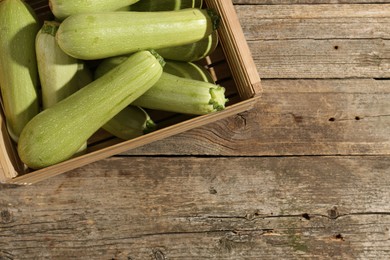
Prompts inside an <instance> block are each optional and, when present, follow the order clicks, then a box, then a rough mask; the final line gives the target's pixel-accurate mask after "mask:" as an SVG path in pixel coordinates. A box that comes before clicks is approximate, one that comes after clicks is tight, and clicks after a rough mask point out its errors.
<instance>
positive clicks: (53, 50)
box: [36, 21, 83, 109]
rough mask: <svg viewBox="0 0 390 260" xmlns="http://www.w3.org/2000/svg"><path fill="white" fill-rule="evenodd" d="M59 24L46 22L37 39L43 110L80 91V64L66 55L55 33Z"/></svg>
mask: <svg viewBox="0 0 390 260" xmlns="http://www.w3.org/2000/svg"><path fill="white" fill-rule="evenodd" d="M58 27H59V23H58V22H51V21H50V22H49V21H45V22H44V24H43V27H42V29H41V30H40V31H39V32H38V34H37V37H36V53H37V61H38V71H39V78H40V82H41V90H42V106H43V109H46V108H49V107H51V106H53V105H54V104H56V103H58V102H59V101H61V100H62V99H64V98H66V97H68V96H70V95H71V94H73V93H74V92H76V91H77V90H78V89H79V83H78V81H79V79H78V73H79V71H80V70H81V69H82V66H83V65H82V64H80V62H79V61H78V60H77V59H75V58H73V57H70V56H69V55H67V54H66V53H64V52H63V51H62V50H61V48H60V47H59V46H58V44H57V41H56V39H55V33H56V32H57V30H58Z"/></svg>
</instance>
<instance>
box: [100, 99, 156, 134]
mask: <svg viewBox="0 0 390 260" xmlns="http://www.w3.org/2000/svg"><path fill="white" fill-rule="evenodd" d="M102 128H103V129H104V130H106V131H107V132H109V133H110V134H112V135H114V136H116V137H119V138H121V139H124V140H130V139H133V138H135V137H138V136H141V135H143V134H147V133H150V132H152V131H154V130H155V129H156V124H155V123H154V122H153V120H152V119H151V118H150V116H149V115H148V113H147V112H146V111H145V110H144V109H142V108H141V107H137V106H127V107H125V108H124V109H123V110H122V111H121V112H119V113H118V114H116V115H115V116H114V117H113V118H112V119H111V120H110V121H108V122H107V123H106V124H105V125H104V126H103V127H102Z"/></svg>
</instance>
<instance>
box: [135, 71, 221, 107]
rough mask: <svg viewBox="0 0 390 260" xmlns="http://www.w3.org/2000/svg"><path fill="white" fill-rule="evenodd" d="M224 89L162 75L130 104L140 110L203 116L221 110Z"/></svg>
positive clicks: (205, 83)
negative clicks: (141, 108) (140, 108)
mask: <svg viewBox="0 0 390 260" xmlns="http://www.w3.org/2000/svg"><path fill="white" fill-rule="evenodd" d="M226 102H227V99H226V98H225V88H223V87H221V86H218V85H215V84H212V83H208V82H204V81H199V80H193V79H186V78H181V77H177V76H175V75H171V74H168V73H165V72H164V73H163V74H162V76H161V78H160V79H159V80H158V82H157V83H156V84H155V85H154V86H153V87H152V88H151V89H149V90H148V91H146V92H145V93H144V94H143V95H142V96H140V97H139V98H138V99H136V100H135V101H134V102H133V103H132V104H133V105H135V106H140V107H143V108H149V109H155V110H163V111H170V112H177V113H182V114H193V115H204V114H208V113H212V112H216V111H220V110H223V109H225V103H226Z"/></svg>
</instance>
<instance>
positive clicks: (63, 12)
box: [49, 0, 139, 20]
mask: <svg viewBox="0 0 390 260" xmlns="http://www.w3.org/2000/svg"><path fill="white" fill-rule="evenodd" d="M138 1H139V0H110V1H108V0H94V1H91V0H49V6H50V9H51V11H52V13H53V14H54V16H55V17H56V18H57V19H58V20H64V19H65V18H67V17H68V16H71V15H74V14H80V13H87V12H88V13H89V12H102V11H105V12H106V11H116V10H118V9H120V8H122V7H127V6H129V5H132V4H134V3H136V2H138Z"/></svg>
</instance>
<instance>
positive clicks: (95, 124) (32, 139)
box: [18, 51, 163, 169]
mask: <svg viewBox="0 0 390 260" xmlns="http://www.w3.org/2000/svg"><path fill="white" fill-rule="evenodd" d="M162 64H163V60H162V59H161V57H159V56H158V54H156V53H152V52H150V51H141V52H137V53H135V54H133V55H131V56H130V57H129V58H128V59H126V61H124V62H123V63H122V64H120V65H119V66H117V67H115V68H114V69H112V70H111V71H110V72H108V73H107V74H105V75H104V76H103V77H101V78H99V79H97V80H95V81H93V82H92V83H90V84H88V85H87V86H85V87H84V88H82V89H80V90H79V91H77V92H75V93H74V94H72V95H71V96H69V97H67V98H66V99H64V100H62V101H60V102H58V103H57V104H55V105H54V106H52V107H50V108H48V109H46V110H44V111H42V112H41V113H39V114H38V115H37V116H35V117H34V118H33V119H32V120H31V121H30V122H29V123H28V124H27V125H26V127H25V128H24V129H23V131H22V134H21V135H20V139H19V143H18V153H19V156H20V158H21V160H22V161H23V162H24V163H25V164H26V165H27V166H28V167H30V168H32V169H40V168H44V167H47V166H50V165H53V164H56V163H59V162H62V161H64V160H67V159H69V158H71V157H72V156H73V155H74V154H75V153H76V152H77V150H78V149H79V148H80V147H81V146H82V145H83V144H84V143H85V142H86V141H87V140H88V138H89V137H90V136H92V134H93V133H95V132H96V131H97V130H98V129H99V128H101V127H102V126H103V125H104V124H105V123H107V122H108V121H109V120H110V119H111V118H112V117H114V116H115V115H116V114H117V113H119V112H120V111H121V110H122V109H124V108H125V107H126V106H128V105H129V104H130V103H131V102H132V101H134V100H135V99H136V98H138V97H139V96H140V95H142V94H143V93H144V92H145V91H147V90H148V89H149V88H150V87H152V86H153V85H154V84H155V83H156V82H157V80H158V79H159V78H160V76H161V73H162Z"/></svg>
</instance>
